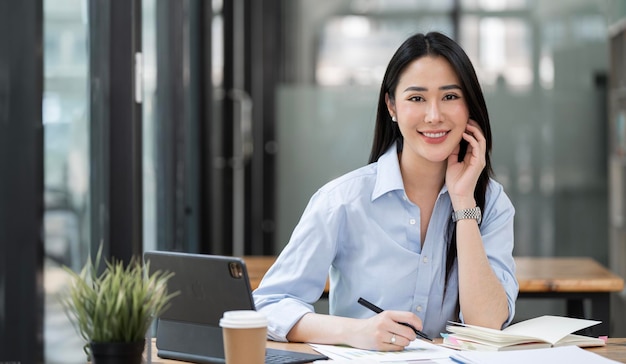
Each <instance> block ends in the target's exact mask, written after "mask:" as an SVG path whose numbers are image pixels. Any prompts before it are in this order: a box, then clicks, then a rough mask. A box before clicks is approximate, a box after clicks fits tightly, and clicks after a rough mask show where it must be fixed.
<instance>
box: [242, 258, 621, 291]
mask: <svg viewBox="0 0 626 364" xmlns="http://www.w3.org/2000/svg"><path fill="white" fill-rule="evenodd" d="M275 259H276V258H275V257H273V256H246V257H244V261H245V262H246V267H247V268H248V274H249V276H250V285H251V287H252V289H256V288H257V287H258V286H259V284H260V283H261V279H262V278H263V276H264V275H265V272H267V270H268V269H269V267H270V266H271V265H272V264H273V263H274V260H275ZM515 264H516V272H515V275H516V277H517V280H518V282H519V289H520V292H619V291H621V290H622V289H623V288H624V280H623V279H622V278H621V277H619V276H617V275H615V274H613V273H612V272H611V271H609V270H608V269H606V268H605V267H603V266H602V265H601V264H599V263H598V262H596V261H595V260H593V259H591V258H564V257H558V258H540V257H515ZM328 289H329V286H328V282H326V289H325V292H326V293H328Z"/></svg>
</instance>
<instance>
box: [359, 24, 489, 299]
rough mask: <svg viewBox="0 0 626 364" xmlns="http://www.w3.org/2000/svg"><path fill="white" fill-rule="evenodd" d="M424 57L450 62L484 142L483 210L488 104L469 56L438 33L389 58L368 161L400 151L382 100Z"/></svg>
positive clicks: (452, 243) (452, 236) (452, 237)
mask: <svg viewBox="0 0 626 364" xmlns="http://www.w3.org/2000/svg"><path fill="white" fill-rule="evenodd" d="M426 56H434V57H443V58H445V59H446V60H447V61H448V62H449V63H450V65H451V66H452V68H453V69H454V71H455V72H456V75H457V76H458V78H459V80H460V82H461V85H460V86H461V89H462V91H463V96H464V100H465V102H466V105H467V108H468V110H469V115H470V118H471V119H472V120H474V121H476V122H477V123H478V125H479V126H480V129H481V130H482V132H483V134H484V136H485V139H486V141H487V151H486V155H485V159H486V166H485V168H484V169H483V171H482V172H481V174H480V176H479V178H478V182H477V183H476V188H475V189H474V199H475V200H476V204H477V205H478V206H479V207H480V209H481V210H482V211H484V210H485V194H486V192H487V186H488V184H489V178H490V177H491V176H492V174H493V170H492V168H491V160H490V154H491V146H492V137H491V126H490V125H489V115H488V112H487V105H486V103H485V98H484V96H483V92H482V89H481V87H480V83H479V82H478V78H477V77H476V71H475V70H474V66H473V65H472V62H471V61H470V59H469V57H468V56H467V54H466V53H465V51H463V49H462V48H461V47H460V46H459V45H458V44H457V43H456V42H455V41H453V40H452V39H450V38H448V37H447V36H445V35H444V34H441V33H438V32H430V33H428V34H426V35H424V34H415V35H413V36H411V37H409V38H408V39H407V40H405V41H404V43H402V45H400V47H399V48H398V50H397V51H396V53H395V54H394V55H393V57H391V60H390V61H389V65H388V66H387V70H386V71H385V76H384V78H383V82H382V85H381V86H380V94H379V97H378V110H377V115H376V126H375V129H374V140H373V143H372V151H371V152H370V159H369V162H370V163H372V162H376V161H377V160H378V158H380V156H381V155H383V154H384V153H385V151H387V149H388V148H389V147H390V146H391V145H392V144H394V143H398V146H399V148H402V146H403V141H404V139H403V137H402V134H401V133H400V128H399V127H398V123H396V122H393V121H392V120H391V116H390V115H389V110H388V109H387V103H386V101H385V97H386V96H388V97H389V99H390V100H391V102H395V92H396V87H397V86H398V82H399V80H400V77H401V76H402V73H403V72H404V70H405V69H406V67H407V66H408V65H409V64H410V63H412V62H413V61H415V60H417V59H419V58H421V57H426ZM461 143H462V147H463V148H462V150H461V153H459V159H460V160H461V159H462V158H463V157H464V156H465V149H464V148H466V146H467V142H465V140H462V142H461ZM449 226H450V228H449V233H448V236H449V244H448V253H447V257H446V282H447V281H448V278H449V275H450V272H451V271H452V266H453V265H454V261H455V260H456V255H457V251H456V224H449ZM446 287H447V284H446Z"/></svg>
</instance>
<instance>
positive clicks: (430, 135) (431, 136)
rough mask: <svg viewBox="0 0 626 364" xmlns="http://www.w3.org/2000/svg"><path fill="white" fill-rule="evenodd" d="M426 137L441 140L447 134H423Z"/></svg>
mask: <svg viewBox="0 0 626 364" xmlns="http://www.w3.org/2000/svg"><path fill="white" fill-rule="evenodd" d="M423 134H424V136H426V137H428V138H441V137H442V136H444V135H446V133H445V132H443V131H442V132H440V133H423Z"/></svg>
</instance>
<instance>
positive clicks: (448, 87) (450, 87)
mask: <svg viewBox="0 0 626 364" xmlns="http://www.w3.org/2000/svg"><path fill="white" fill-rule="evenodd" d="M460 89H461V86H459V85H457V84H451V85H444V86H441V87H439V90H442V91H447V90H460ZM407 91H418V92H425V91H428V88H426V87H422V86H409V87H407V88H406V89H405V90H404V92H407Z"/></svg>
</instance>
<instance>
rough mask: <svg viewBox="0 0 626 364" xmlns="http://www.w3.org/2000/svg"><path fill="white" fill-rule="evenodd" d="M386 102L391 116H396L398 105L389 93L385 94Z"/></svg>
mask: <svg viewBox="0 0 626 364" xmlns="http://www.w3.org/2000/svg"><path fill="white" fill-rule="evenodd" d="M385 104H387V111H389V116H396V105H395V104H394V103H393V100H392V99H391V98H390V97H389V93H386V94H385Z"/></svg>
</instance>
